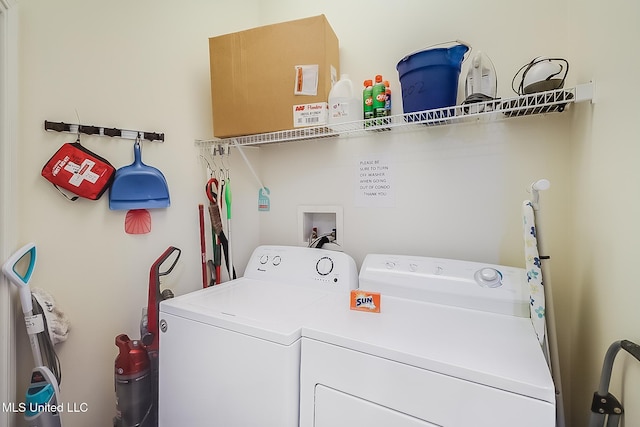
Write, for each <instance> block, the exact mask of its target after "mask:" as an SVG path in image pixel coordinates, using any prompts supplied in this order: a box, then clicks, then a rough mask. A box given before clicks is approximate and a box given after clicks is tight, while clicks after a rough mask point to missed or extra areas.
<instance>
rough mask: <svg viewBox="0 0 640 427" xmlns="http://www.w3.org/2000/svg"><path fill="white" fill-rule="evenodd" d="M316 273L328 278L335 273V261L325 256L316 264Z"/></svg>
mask: <svg viewBox="0 0 640 427" xmlns="http://www.w3.org/2000/svg"><path fill="white" fill-rule="evenodd" d="M316 271H317V272H318V274H319V275H321V276H326V275H327V274H329V273H331V272H332V271H333V260H332V259H331V258H329V257H328V256H323V257H322V258H320V259H319V260H318V262H317V263H316Z"/></svg>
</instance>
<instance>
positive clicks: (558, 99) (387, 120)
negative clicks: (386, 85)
mask: <svg viewBox="0 0 640 427" xmlns="http://www.w3.org/2000/svg"><path fill="white" fill-rule="evenodd" d="M592 99H593V83H586V84H582V85H577V86H576V87H573V88H567V89H558V90H552V91H548V92H538V93H534V94H530V95H522V96H516V97H513V98H504V99H497V100H492V101H486V102H477V103H473V104H463V105H456V106H452V107H445V108H438V109H434V110H426V111H420V112H416V113H406V114H398V115H394V116H388V117H383V118H375V119H367V120H359V121H354V122H349V123H340V124H332V125H331V127H329V126H326V125H324V126H313V127H305V128H299V129H291V130H284V131H278V132H269V133H261V134H255V135H245V136H237V137H232V138H213V139H203V140H196V144H201V145H205V146H206V145H219V144H229V145H231V146H233V145H242V146H251V145H262V144H273V143H280V142H289V141H302V140H308V139H319V138H332V137H338V136H340V135H355V134H363V135H366V134H371V132H385V131H393V130H399V129H416V128H424V126H425V125H426V126H443V125H452V124H458V123H469V122H478V121H495V120H507V119H510V118H514V117H523V116H531V115H536V114H546V113H560V112H562V111H564V110H565V109H566V107H567V106H568V105H569V104H572V103H575V102H582V101H590V100H592Z"/></svg>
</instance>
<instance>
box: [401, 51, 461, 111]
mask: <svg viewBox="0 0 640 427" xmlns="http://www.w3.org/2000/svg"><path fill="white" fill-rule="evenodd" d="M468 51H469V46H467V45H464V44H456V45H454V46H451V47H448V48H447V47H445V48H440V47H439V48H432V49H425V50H422V51H419V52H416V53H412V54H411V55H407V56H405V57H404V58H402V59H401V60H400V62H398V65H397V66H396V69H397V70H398V75H399V76H400V87H401V88H402V107H403V111H404V112H405V113H415V112H418V111H424V110H433V109H436V108H444V107H451V106H453V105H456V101H457V97H458V78H459V77H460V69H461V68H462V62H463V61H464V59H465V54H466V53H467V52H468Z"/></svg>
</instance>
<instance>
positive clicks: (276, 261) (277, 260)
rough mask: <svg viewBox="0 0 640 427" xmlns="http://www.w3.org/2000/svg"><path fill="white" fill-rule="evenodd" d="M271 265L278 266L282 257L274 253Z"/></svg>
mask: <svg viewBox="0 0 640 427" xmlns="http://www.w3.org/2000/svg"><path fill="white" fill-rule="evenodd" d="M272 262H273V265H275V266H278V265H280V263H281V262H282V257H280V255H276V256H274V257H273V261H272Z"/></svg>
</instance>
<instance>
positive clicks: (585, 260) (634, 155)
mask: <svg viewBox="0 0 640 427" xmlns="http://www.w3.org/2000/svg"><path fill="white" fill-rule="evenodd" d="M569 8H570V10H571V11H572V13H571V17H572V19H571V20H570V22H571V24H570V32H569V46H570V49H571V52H572V53H573V54H574V56H575V57H576V61H575V67H574V68H573V69H574V70H575V73H576V75H578V76H581V78H582V79H587V78H594V79H595V81H596V103H595V105H593V108H584V113H583V114H581V116H582V119H581V120H580V121H576V122H575V123H574V124H573V126H572V138H571V157H572V162H571V166H572V167H571V174H572V183H571V188H572V197H571V205H572V215H571V217H572V221H571V226H572V238H571V260H572V262H571V272H570V276H571V278H572V280H571V294H570V299H569V300H568V304H567V305H566V307H564V309H565V310H567V311H568V312H569V313H570V318H571V322H570V325H571V326H570V327H571V332H572V333H571V335H570V340H569V341H570V344H569V345H570V348H571V362H570V363H571V367H570V372H571V379H570V381H571V385H572V390H573V396H572V399H571V401H570V404H571V407H572V409H573V410H574V421H575V422H574V425H576V426H577V425H585V423H586V419H587V416H588V406H589V405H588V402H590V399H591V394H592V393H593V391H595V390H596V388H597V384H598V381H599V375H600V371H601V369H602V368H601V367H602V361H603V357H604V353H605V351H606V349H607V348H608V346H609V345H610V344H611V343H612V342H614V341H617V340H621V339H629V340H632V341H634V342H636V343H638V342H640V332H639V331H638V325H640V311H639V310H638V307H637V304H636V302H637V301H638V300H639V299H640V288H639V287H638V279H637V274H636V267H635V266H636V265H637V262H638V256H639V255H640V250H639V249H638V247H637V245H636V240H637V236H639V235H640V226H638V221H637V219H638V218H639V217H640V216H639V215H640V197H639V196H638V195H639V193H638V185H639V183H640V169H639V168H638V165H637V162H638V159H639V158H640V146H639V145H638V143H637V142H638V136H637V128H638V124H637V122H638V117H640V114H639V113H640V107H638V103H637V99H638V96H639V95H640V89H639V88H638V86H637V85H636V84H635V83H634V74H633V70H637V69H638V67H640V59H639V58H638V56H637V55H635V54H634V53H633V52H635V51H637V48H636V46H635V40H638V36H639V35H640V29H638V25H637V17H638V16H640V5H639V4H638V3H637V2H633V1H614V2H609V3H607V4H603V3H602V2H599V1H591V0H590V1H588V2H580V1H569ZM616 64H617V65H616ZM638 384H640V364H639V363H637V362H635V360H633V359H632V358H631V357H630V356H629V355H628V354H626V353H625V352H622V353H620V355H619V356H618V357H617V359H616V363H615V365H614V372H613V379H612V385H611V392H612V394H613V395H614V396H616V397H617V398H618V399H619V400H621V401H622V403H623V405H625V410H626V416H625V418H626V419H625V424H624V425H626V426H635V425H639V424H640V412H639V410H638V405H637V402H639V401H640V387H638Z"/></svg>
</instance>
